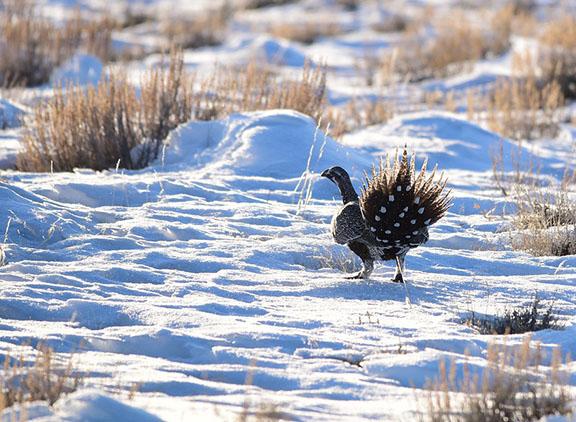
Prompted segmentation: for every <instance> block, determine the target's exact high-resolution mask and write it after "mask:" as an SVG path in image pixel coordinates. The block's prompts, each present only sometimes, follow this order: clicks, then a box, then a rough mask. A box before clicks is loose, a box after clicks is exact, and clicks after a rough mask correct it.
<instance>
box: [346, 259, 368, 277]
mask: <svg viewBox="0 0 576 422" xmlns="http://www.w3.org/2000/svg"><path fill="white" fill-rule="evenodd" d="M373 270H374V261H373V260H371V259H366V260H362V269H361V270H360V271H358V272H357V273H354V274H350V275H348V276H346V278H347V279H360V278H368V277H370V274H372V271H373Z"/></svg>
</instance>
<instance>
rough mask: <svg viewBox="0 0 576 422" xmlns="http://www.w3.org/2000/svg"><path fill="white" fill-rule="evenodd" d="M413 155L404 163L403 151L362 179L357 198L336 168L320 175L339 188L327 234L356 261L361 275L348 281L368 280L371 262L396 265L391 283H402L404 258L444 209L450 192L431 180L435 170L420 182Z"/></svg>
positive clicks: (443, 183)
mask: <svg viewBox="0 0 576 422" xmlns="http://www.w3.org/2000/svg"><path fill="white" fill-rule="evenodd" d="M414 167H415V156H414V155H412V158H411V160H408V152H407V151H406V149H404V152H403V153H402V157H401V158H399V157H398V154H397V153H396V156H395V158H394V163H393V164H392V165H390V162H389V160H388V158H387V159H386V163H385V164H384V163H383V162H382V160H380V166H379V168H378V169H376V167H373V168H372V177H368V175H366V182H365V184H364V185H363V189H362V196H361V197H360V198H359V197H358V194H357V193H356V191H355V190H354V187H353V186H352V182H351V181H350V176H349V175H348V173H347V172H346V170H344V169H343V168H342V167H332V168H329V169H327V170H325V171H324V172H323V173H322V176H323V177H327V178H328V179H330V180H331V181H332V182H334V183H335V184H336V185H337V186H338V188H339V189H340V193H341V195H342V202H344V205H343V206H342V207H340V209H338V211H337V212H336V214H335V215H334V217H333V218H332V235H333V236H334V240H335V241H336V243H339V244H342V245H343V244H347V245H348V247H349V248H350V249H351V250H352V252H354V253H355V254H356V255H358V256H359V257H360V258H361V259H362V270H361V271H359V272H358V273H355V274H353V275H351V276H350V277H348V278H368V277H369V276H370V274H371V273H372V270H373V269H374V261H378V260H382V261H388V260H393V259H394V260H396V274H395V276H394V279H393V281H395V282H399V283H403V282H404V279H403V276H402V273H403V270H404V257H405V256H406V253H407V252H408V251H409V250H410V249H411V248H416V247H418V246H420V245H421V244H423V243H425V242H426V241H427V240H428V226H430V225H432V224H434V223H435V222H437V221H438V220H440V219H441V218H442V217H443V216H444V214H445V213H446V211H447V210H448V208H449V207H450V201H451V198H450V192H448V191H445V187H446V180H445V179H444V178H443V177H442V176H440V178H439V180H438V181H435V180H434V179H435V174H436V167H435V168H434V171H433V172H432V175H431V176H430V177H428V178H427V177H426V161H424V164H423V165H422V169H421V170H420V173H419V174H418V176H416V175H415V169H414Z"/></svg>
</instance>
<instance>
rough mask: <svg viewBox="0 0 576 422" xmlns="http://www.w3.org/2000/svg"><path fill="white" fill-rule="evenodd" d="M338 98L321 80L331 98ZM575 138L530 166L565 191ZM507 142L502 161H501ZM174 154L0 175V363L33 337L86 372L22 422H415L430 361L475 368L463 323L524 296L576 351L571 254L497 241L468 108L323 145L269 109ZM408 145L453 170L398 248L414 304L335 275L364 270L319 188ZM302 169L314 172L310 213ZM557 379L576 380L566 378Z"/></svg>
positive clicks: (385, 271)
mask: <svg viewBox="0 0 576 422" xmlns="http://www.w3.org/2000/svg"><path fill="white" fill-rule="evenodd" d="M72 3H73V2H55V1H54V2H53V4H55V5H57V6H58V5H60V6H61V5H62V4H65V5H68V6H69V4H72ZM88 3H89V2H88ZM88 3H86V4H88ZM96 3H97V2H96ZM147 3H153V2H152V1H149V2H147ZM158 3H161V2H158ZM164 3H166V2H164ZM157 6H158V7H160V6H159V5H157ZM290 7H291V8H294V7H296V6H290ZM291 10H292V9H291ZM270 13H272V12H270ZM349 36H350V37H353V36H352V35H349ZM231 43H232V44H233V42H232V41H231ZM283 43H285V42H284V41H275V40H268V41H262V38H259V37H255V38H254V39H252V40H250V41H249V42H248V41H247V42H245V43H240V44H241V46H238V48H234V51H232V52H230V51H231V50H232V47H231V46H230V45H225V46H223V47H217V48H215V49H212V50H211V51H208V50H206V51H203V52H201V53H200V54H198V55H195V54H194V53H189V55H188V56H187V59H186V60H187V63H189V64H190V65H191V66H192V65H194V66H196V65H199V64H198V63H192V62H193V61H194V60H198V61H199V63H200V62H202V63H205V64H207V63H208V62H209V61H211V60H212V59H213V58H214V57H219V58H220V60H223V58H225V57H227V56H226V54H230V55H231V58H230V60H232V61H233V60H236V59H238V60H240V59H241V58H242V57H244V56H243V55H242V54H241V53H242V46H244V47H246V48H247V49H254V48H256V47H255V46H257V47H258V48H262V49H263V50H262V51H267V49H270V48H277V47H278V45H283ZM347 45H348V46H349V47H346V46H347ZM351 45H354V41H353V40H349V41H344V40H337V41H332V40H330V41H325V42H321V43H316V44H314V45H312V46H310V47H294V48H295V50H294V52H292V53H291V54H290V57H291V58H290V59H287V60H288V61H291V60H296V59H298V58H299V57H300V56H299V55H298V54H296V53H295V52H297V51H298V50H300V51H301V52H302V57H305V56H307V55H309V54H310V55H312V56H321V55H322V52H323V51H326V52H327V54H326V57H325V58H326V59H327V60H328V61H329V62H330V59H331V58H333V59H338V54H339V53H340V52H342V51H348V50H347V48H349V49H350V50H352V49H353V47H350V46H351ZM383 46H384V45H383ZM361 48H362V47H359V48H356V50H355V51H356V52H358V51H360V50H361ZM306 49H309V50H310V51H306ZM250 51H251V53H252V52H253V51H252V50H250ZM331 54H332V55H331ZM343 56H344V57H348V58H349V59H350V56H349V55H348V53H346V54H344V55H343ZM245 57H248V54H246V56H245ZM294 58H296V59H294ZM298 60H299V59H298ZM340 60H341V61H342V60H343V59H342V57H340ZM240 61H241V60H240ZM344 61H346V60H344ZM351 63H353V61H352V59H350V60H348V65H346V63H340V64H341V65H342V66H350V67H353V64H351ZM77 65H78V69H80V70H78V72H80V73H82V70H81V69H82V68H83V65H82V61H78V63H77ZM144 65H145V62H144V64H142V66H144ZM294 65H295V66H299V64H294ZM300 65H301V64H300ZM86 66H88V67H89V69H90V72H96V71H97V72H99V68H98V66H96V67H94V64H93V63H92V64H91V63H90V62H88V63H86ZM498 66H499V63H496V64H494V67H493V68H492V69H497V67H498ZM84 67H85V66H84ZM494 72H495V73H497V71H496V70H495V71H494ZM345 73H346V71H345V69H344V74H345ZM92 74H93V73H92ZM59 75H63V76H62V77H72V76H70V75H69V74H68V73H66V72H64V71H63V72H61V73H59ZM478 75H480V76H478ZM474 78H479V79H478V80H482V81H485V80H490V78H488V79H486V77H485V74H482V73H473V74H472V75H471V76H469V80H475V79H474ZM464 79H466V78H464ZM339 80H341V79H339ZM450 83H451V82H450V81H446V84H450ZM422 89H425V87H424V88H422ZM352 91H353V89H351V88H350V87H342V86H340V85H335V86H334V88H333V89H331V95H332V96H333V98H342V97H346V96H350V95H351V94H350V92H352ZM23 110H24V109H23ZM24 112H25V110H24V111H22V110H21V109H20V108H18V107H14V106H12V105H11V103H10V102H8V101H6V102H4V101H3V100H0V120H1V118H2V115H3V114H2V113H4V116H10V120H9V121H10V123H7V124H6V127H7V128H6V130H3V131H0V142H1V144H0V145H1V148H2V154H1V155H2V157H4V158H3V159H4V161H0V163H4V162H5V163H9V162H11V160H12V159H11V157H13V155H14V154H15V151H16V150H17V147H18V142H17V136H18V129H14V128H9V127H11V126H15V125H16V124H14V125H13V124H12V123H13V121H14V118H13V117H12V116H15V115H17V114H18V113H24ZM5 118H6V117H5ZM574 133H575V131H574V130H573V128H571V127H569V126H568V127H567V128H566V133H564V135H563V136H561V137H559V139H558V140H557V141H549V142H547V143H537V144H535V146H530V148H527V150H526V155H529V154H534V156H535V157H537V159H538V162H539V164H540V167H541V173H542V174H544V175H548V176H551V177H555V178H558V179H559V178H561V177H562V172H563V169H564V167H565V165H566V164H567V163H569V161H570V158H569V157H571V156H572V154H569V152H570V151H571V149H572V147H573V139H572V137H573V136H574ZM503 142H504V143H503V148H504V150H505V151H510V150H511V148H514V146H513V144H512V142H510V141H503ZM168 145H169V146H168V147H167V148H166V150H165V151H164V152H163V154H162V156H161V157H159V158H158V159H157V160H156V161H155V162H154V163H153V165H151V166H150V167H148V168H146V169H144V170H139V171H128V170H122V169H120V170H110V171H104V172H93V171H91V170H77V171H76V172H74V173H54V174H49V173H46V174H34V173H21V172H16V171H12V170H6V171H3V172H2V174H1V178H0V201H1V203H2V207H1V209H0V230H2V231H5V235H4V237H3V240H4V242H3V245H2V249H3V251H4V254H5V258H6V265H4V266H2V267H0V351H2V353H3V354H5V353H7V352H11V353H12V354H14V352H15V351H18V350H27V349H26V347H25V345H30V344H32V345H35V344H37V343H40V342H42V343H44V344H47V345H49V346H51V347H53V348H54V350H55V351H56V352H59V353H74V360H75V361H76V362H77V364H78V365H77V366H78V368H79V369H80V370H81V371H83V372H84V373H85V374H86V378H85V381H84V385H83V386H82V387H81V388H80V389H79V391H77V392H75V393H73V394H71V395H70V396H67V397H66V398H65V399H62V400H61V401H59V402H57V403H56V405H55V406H54V407H48V406H46V405H44V404H33V405H31V406H30V407H29V408H28V409H27V410H26V415H27V417H28V418H30V419H35V418H38V420H42V421H51V420H69V421H86V420H94V421H96V420H126V421H128V420H134V421H136V420H138V421H148V420H149V421H155V420H158V418H159V419H162V420H168V421H180V420H181V421H187V420H234V419H235V418H237V416H238V414H239V413H240V412H241V411H242V409H243V408H245V407H247V406H249V405H251V406H252V408H253V409H256V410H257V409H258V408H259V406H265V405H276V406H277V409H278V410H279V411H280V412H282V413H283V414H284V416H285V417H286V418H288V419H295V420H303V421H304V420H320V421H340V420H364V419H377V420H390V421H397V420H414V418H415V417H416V413H415V412H417V410H418V409H419V403H418V400H416V398H417V397H423V394H422V390H421V389H422V388H423V387H424V386H425V384H426V382H427V380H429V379H431V378H434V377H435V376H437V374H438V370H439V365H440V362H441V361H443V360H445V361H451V360H453V361H454V362H455V364H456V366H457V368H461V367H462V365H464V362H465V361H466V362H468V365H469V366H470V367H471V368H472V369H473V370H475V371H481V370H482V368H484V367H485V366H486V364H487V356H486V349H487V345H488V344H489V342H490V341H491V340H492V337H491V336H485V335H480V334H478V333H477V332H476V331H475V330H473V329H472V328H469V327H467V326H465V325H463V324H462V319H463V318H465V317H466V316H467V315H469V313H470V312H471V311H474V312H476V313H480V314H488V315H490V314H494V313H496V312H498V311H502V310H503V309H504V308H510V307H513V306H516V305H522V304H526V303H528V302H530V301H531V300H532V298H533V297H534V296H535V295H537V296H538V297H539V298H541V299H543V300H545V301H554V307H555V309H556V310H557V312H558V313H559V314H560V315H561V317H562V322H563V324H564V325H565V329H564V330H561V331H551V330H544V331H541V332H538V333H535V334H534V335H533V339H534V340H538V341H540V342H542V344H543V347H544V349H545V350H551V349H552V348H553V347H556V346H561V347H562V350H563V352H565V353H571V354H572V355H576V325H575V319H576V307H575V305H576V289H575V286H576V257H574V256H568V257H534V256H531V255H529V254H527V253H524V252H519V251H514V250H512V249H511V248H510V246H509V243H510V239H509V233H508V232H507V231H505V230H504V229H505V226H506V224H507V223H506V218H505V215H507V214H510V213H511V212H512V211H513V209H512V208H511V204H510V203H508V202H507V199H506V198H503V197H502V196H501V194H500V192H499V191H498V190H497V189H496V188H495V186H494V182H493V180H492V179H491V177H492V155H491V154H492V153H493V151H494V149H495V148H500V145H501V141H500V136H499V135H497V134H494V133H491V132H488V131H486V130H485V129H483V128H480V127H479V126H477V125H475V124H473V123H470V122H467V121H465V120H464V119H463V117H462V116H461V115H456V114H451V113H446V112H434V111H422V112H414V113H403V114H400V115H399V116H397V117H395V118H394V119H392V120H391V121H390V122H388V123H386V124H381V125H376V126H371V127H367V128H365V129H361V130H359V131H356V132H354V133H351V134H348V135H346V136H344V138H343V139H342V140H341V142H336V141H334V140H333V139H332V138H330V137H329V136H327V135H326V134H325V133H324V131H323V130H321V129H318V128H317V127H316V124H315V122H314V121H313V120H312V119H310V118H309V117H307V116H304V115H301V114H299V113H297V112H294V111H289V110H271V111H265V112H253V113H243V114H235V115H232V116H230V117H228V118H226V119H224V120H219V121H213V122H190V123H186V124H183V125H181V126H180V127H179V128H177V129H176V130H175V131H173V133H172V134H171V135H170V137H169V139H168ZM404 145H407V146H408V147H409V149H411V150H413V151H415V152H416V153H417V157H418V161H420V162H421V161H422V160H423V159H424V157H426V156H427V157H428V158H429V160H430V162H431V163H432V164H435V163H438V165H439V168H440V169H444V170H445V171H446V174H447V176H448V180H449V185H450V187H451V188H452V189H453V196H454V201H453V202H454V205H453V206H452V208H451V209H450V212H449V213H448V215H447V216H446V217H445V218H444V219H442V220H441V221H440V222H439V223H438V224H436V225H435V226H433V227H432V229H431V233H430V237H431V239H430V241H429V242H428V243H427V244H426V245H424V246H422V247H420V248H417V249H415V250H413V251H412V252H411V253H410V254H409V255H408V258H407V280H408V284H407V288H408V295H409V298H410V300H407V292H406V290H405V288H404V287H403V286H402V285H398V284H394V283H391V282H389V280H390V278H391V276H392V274H393V268H392V265H391V264H390V263H387V264H385V265H380V266H379V267H377V270H376V271H375V273H374V275H373V276H372V278H371V279H370V280H369V281H358V280H347V279H344V277H343V275H344V274H343V272H344V270H347V271H351V270H352V269H353V267H354V266H358V265H359V262H356V261H355V264H354V266H353V265H351V264H350V260H352V259H354V258H353V256H352V255H351V254H350V252H349V251H348V250H347V249H346V248H344V247H341V246H338V245H335V244H334V243H333V241H332V239H331V237H330V235H329V222H330V219H331V216H332V214H333V212H334V211H335V209H336V207H337V206H338V201H339V199H338V192H337V190H336V188H335V187H334V186H333V185H332V184H331V183H330V182H329V181H327V180H325V179H320V177H319V173H320V172H321V171H322V170H324V169H325V168H327V167H330V166H332V165H341V166H343V167H345V168H346V169H348V170H349V171H350V173H351V174H352V176H354V181H355V184H356V187H357V188H359V187H360V178H361V176H362V174H363V172H364V171H365V170H366V169H368V168H369V167H370V165H371V164H372V163H373V162H375V161H376V160H377V159H378V158H379V157H380V156H382V155H385V154H386V153H392V152H393V151H394V150H395V149H396V148H401V147H403V146H404ZM310 157H311V159H310ZM4 167H5V166H4ZM303 173H304V174H307V177H308V178H310V180H312V181H313V185H312V191H311V198H310V200H309V201H304V203H303V201H302V198H303V196H305V195H306V192H303V189H302V186H303V184H302V181H303V180H302V179H301V176H302V174H303ZM522 339H523V336H520V335H518V336H511V337H510V338H509V339H508V343H509V344H511V345H515V344H520V343H521V342H522ZM466 355H467V356H468V357H467V358H466ZM545 363H549V362H545ZM568 370H569V371H570V374H571V376H570V379H569V383H570V384H571V385H573V386H576V375H575V374H576V365H574V364H571V365H570V367H569V368H568ZM131 386H135V393H134V397H133V398H132V399H130V400H129V390H130V388H131ZM13 417H14V415H13V414H12V413H11V411H6V412H4V413H3V414H2V418H3V420H6V421H8V420H12V419H11V418H13Z"/></svg>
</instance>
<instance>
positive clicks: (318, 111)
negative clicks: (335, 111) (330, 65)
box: [193, 62, 326, 121]
mask: <svg viewBox="0 0 576 422" xmlns="http://www.w3.org/2000/svg"><path fill="white" fill-rule="evenodd" d="M193 102H194V106H193V112H194V117H195V118H196V119H199V120H210V119H214V118H219V117H223V116H226V115H228V114H230V113H234V112H241V111H254V110H270V109H277V108H278V109H280V108H283V109H293V110H296V111H299V112H301V113H304V114H306V115H308V116H310V117H312V118H314V119H315V120H316V121H319V120H320V118H321V117H322V114H323V111H324V104H325V102H326V69H325V68H324V67H322V66H315V67H313V66H311V65H309V64H307V65H305V66H304V68H303V70H302V73H301V75H300V76H299V77H298V78H297V79H294V80H284V81H280V80H278V76H277V75H276V74H275V73H274V72H272V71H271V70H269V69H266V68H262V65H260V64H257V63H256V62H251V63H249V64H248V65H247V66H246V67H242V68H240V67H233V68H220V69H218V70H217V71H216V72H214V74H213V76H212V77H210V78H208V79H206V80H204V81H202V82H201V83H200V87H199V89H198V90H197V91H196V92H195V94H194V98H193Z"/></svg>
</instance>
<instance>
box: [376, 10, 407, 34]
mask: <svg viewBox="0 0 576 422" xmlns="http://www.w3.org/2000/svg"><path fill="white" fill-rule="evenodd" d="M408 25H409V21H408V18H407V17H405V16H403V15H397V14H393V15H386V16H382V17H381V19H380V20H379V21H378V22H376V23H374V24H372V25H371V26H370V27H371V28H372V29H373V30H374V31H376V32H403V31H405V30H406V29H407V28H408Z"/></svg>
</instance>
